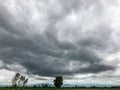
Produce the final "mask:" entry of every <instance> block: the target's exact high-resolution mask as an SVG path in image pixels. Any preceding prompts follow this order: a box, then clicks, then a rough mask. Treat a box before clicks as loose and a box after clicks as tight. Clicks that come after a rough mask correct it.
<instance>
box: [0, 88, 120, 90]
mask: <svg viewBox="0 0 120 90" xmlns="http://www.w3.org/2000/svg"><path fill="white" fill-rule="evenodd" d="M0 90H13V89H12V88H0ZM15 90H21V89H15ZM24 90H120V88H107V89H105V88H60V89H58V88H27V89H24Z"/></svg>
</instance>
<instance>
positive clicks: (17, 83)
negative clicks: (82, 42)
mask: <svg viewBox="0 0 120 90" xmlns="http://www.w3.org/2000/svg"><path fill="white" fill-rule="evenodd" d="M27 82H28V78H26V77H25V76H23V75H21V74H20V73H16V74H15V76H14V77H13V79H12V85H13V89H15V88H17V87H20V88H23V89H24V86H25V85H26V84H27Z"/></svg>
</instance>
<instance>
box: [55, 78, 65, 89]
mask: <svg viewBox="0 0 120 90" xmlns="http://www.w3.org/2000/svg"><path fill="white" fill-rule="evenodd" d="M62 84H63V78H62V76H57V77H56V79H55V80H54V85H55V87H57V88H60V87H61V86H62Z"/></svg>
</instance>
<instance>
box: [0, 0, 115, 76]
mask: <svg viewBox="0 0 120 90" xmlns="http://www.w3.org/2000/svg"><path fill="white" fill-rule="evenodd" d="M53 1H54V0H53ZM33 2H34V3H35V5H38V4H37V2H38V1H37V0H36V1H33ZM5 3H6V2H4V1H3V3H2V4H3V5H2V4H0V59H1V60H3V62H4V63H5V64H6V67H4V68H7V69H9V70H13V71H14V69H11V68H9V67H7V64H8V65H11V64H12V65H14V64H16V63H18V64H19V65H21V66H23V67H24V68H25V69H27V73H29V74H38V75H41V76H56V75H74V74H77V73H99V72H103V71H107V70H113V69H115V67H113V66H108V65H106V64H104V63H101V62H102V61H104V60H103V58H101V57H100V56H98V55H97V54H96V52H95V51H94V49H96V48H97V49H98V48H99V47H102V48H103V47H104V45H105V44H106V42H104V40H105V39H108V38H109V36H108V35H107V34H106V33H107V31H106V32H105V31H104V29H103V30H102V31H100V32H96V33H92V34H91V36H90V37H89V36H85V37H86V38H84V36H82V34H81V36H80V38H78V39H80V40H78V42H73V43H71V42H66V41H60V40H59V37H58V33H59V30H56V26H55V25H56V23H57V22H59V21H60V19H63V18H65V17H66V16H67V15H69V14H70V13H71V12H72V11H76V10H79V7H81V6H82V5H83V3H85V2H81V0H75V1H74V0H73V1H70V0H69V1H68V0H67V1H64V0H58V1H56V3H55V4H56V5H59V4H60V5H61V8H60V9H62V10H61V13H62V14H61V13H60V14H59V15H55V14H56V12H54V13H53V11H52V10H51V12H50V10H49V8H50V6H51V5H50V6H49V2H48V3H46V2H45V3H44V4H45V5H46V4H47V5H48V7H44V8H43V11H41V9H39V8H40V7H39V8H38V7H37V6H35V7H33V8H35V9H33V10H36V9H37V10H38V11H39V10H40V11H39V14H40V13H45V15H47V16H46V17H45V18H47V19H48V20H47V21H48V22H49V23H48V24H47V25H46V26H45V28H44V32H43V33H42V34H41V33H40V34H39V31H41V30H42V27H39V28H38V27H37V26H35V25H36V24H38V25H39V24H43V23H41V22H40V21H38V22H37V23H36V22H35V21H34V20H33V21H32V22H33V23H32V24H31V23H30V22H31V21H29V20H32V17H29V14H31V13H29V14H27V12H26V11H28V12H31V10H30V9H29V6H27V5H26V4H25V5H21V4H22V2H21V3H20V2H17V1H15V2H14V3H13V5H14V4H16V5H18V7H19V8H20V10H21V9H22V10H23V9H25V8H26V11H24V10H23V13H25V14H23V13H22V12H20V13H19V14H20V16H18V17H16V16H17V15H18V14H16V12H19V10H18V11H17V9H16V8H17V7H14V8H15V9H16V11H15V12H12V10H8V8H10V7H9V6H4V5H5ZM23 3H27V0H26V2H23ZM39 3H43V2H42V0H41V2H39ZM94 3H95V2H94ZM87 4H89V3H88V2H87ZM90 5H92V3H91V4H90ZM83 6H84V5H83ZM31 7H32V6H31ZM41 7H42V6H41ZM53 8H55V6H54V7H51V9H53ZM47 9H48V10H49V11H48V12H45V11H47ZM11 13H12V14H11ZM33 13H34V11H33ZM63 13H64V14H63ZM22 15H23V16H22ZM43 17H44V14H43ZM43 17H42V16H41V18H43ZM24 18H28V19H25V20H24ZM16 19H17V20H18V21H17V20H16ZM19 20H23V21H22V22H20V21H19ZM45 20H46V19H45ZM43 22H44V20H43ZM45 23H46V21H45ZM43 26H44V24H43ZM34 27H35V28H34ZM63 28H64V26H63ZM103 28H104V27H103ZM105 28H106V27H105ZM106 29H109V28H106ZM63 33H64V32H63ZM103 34H105V35H104V36H102V35H103ZM98 36H99V38H98ZM62 38H66V37H62ZM81 38H83V39H82V40H81ZM100 50H101V48H100Z"/></svg>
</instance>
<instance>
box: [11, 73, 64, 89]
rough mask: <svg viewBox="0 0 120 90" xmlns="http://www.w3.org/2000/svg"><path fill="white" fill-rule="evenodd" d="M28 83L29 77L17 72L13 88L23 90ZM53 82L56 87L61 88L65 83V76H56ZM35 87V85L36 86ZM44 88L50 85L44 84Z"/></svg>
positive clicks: (13, 80)
mask: <svg viewBox="0 0 120 90" xmlns="http://www.w3.org/2000/svg"><path fill="white" fill-rule="evenodd" d="M27 83H28V78H26V77H25V76H24V75H22V74H20V73H16V74H15V76H14V77H13V79H12V87H13V90H15V89H21V90H23V89H24V88H25V86H26V84H27ZM53 84H54V86H55V87H56V88H60V87H61V86H62V84H63V77H62V76H56V77H55V80H53ZM34 87H35V86H34ZM42 87H43V88H46V87H50V86H49V85H47V84H42Z"/></svg>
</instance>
